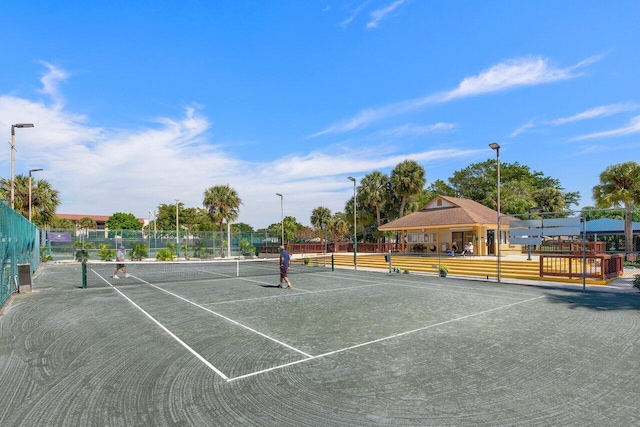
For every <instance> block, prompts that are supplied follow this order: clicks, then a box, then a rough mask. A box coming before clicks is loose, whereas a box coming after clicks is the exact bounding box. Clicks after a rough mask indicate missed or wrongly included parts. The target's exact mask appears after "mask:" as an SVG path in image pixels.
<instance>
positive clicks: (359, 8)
mask: <svg viewBox="0 0 640 427" xmlns="http://www.w3.org/2000/svg"><path fill="white" fill-rule="evenodd" d="M367 4H369V1H365V2H364V3H361V4H360V5H359V6H357V7H356V8H355V9H353V10H351V11H350V12H349V13H350V15H349V17H348V18H347V19H345V20H344V21H342V22H340V23H339V24H338V25H340V26H341V27H348V26H349V24H351V22H353V20H354V19H356V17H357V16H358V14H359V13H360V12H362V9H364V8H365V7H366V6H367Z"/></svg>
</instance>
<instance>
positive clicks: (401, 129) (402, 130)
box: [379, 122, 456, 138]
mask: <svg viewBox="0 0 640 427" xmlns="http://www.w3.org/2000/svg"><path fill="white" fill-rule="evenodd" d="M455 127H456V125H455V124H453V123H444V122H439V123H435V124H433V125H426V126H415V125H410V124H407V125H402V126H397V127H395V128H392V129H386V130H383V131H380V132H379V135H381V136H390V137H394V138H405V137H409V138H413V137H417V136H422V135H427V134H430V133H434V132H446V131H450V130H453V129H455Z"/></svg>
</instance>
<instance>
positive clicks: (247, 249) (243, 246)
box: [240, 239, 256, 255]
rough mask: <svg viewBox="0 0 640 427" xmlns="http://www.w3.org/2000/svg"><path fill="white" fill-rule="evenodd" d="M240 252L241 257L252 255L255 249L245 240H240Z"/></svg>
mask: <svg viewBox="0 0 640 427" xmlns="http://www.w3.org/2000/svg"><path fill="white" fill-rule="evenodd" d="M240 252H242V255H253V254H254V253H255V252H256V248H255V247H254V246H253V245H252V244H251V243H250V242H249V241H248V240H247V239H242V240H240Z"/></svg>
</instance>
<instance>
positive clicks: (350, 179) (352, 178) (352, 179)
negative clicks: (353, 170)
mask: <svg viewBox="0 0 640 427" xmlns="http://www.w3.org/2000/svg"><path fill="white" fill-rule="evenodd" d="M347 178H348V179H349V181H353V182H354V183H355V182H356V179H355V178H354V177H352V176H348V177H347Z"/></svg>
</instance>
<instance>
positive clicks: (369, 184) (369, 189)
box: [358, 170, 390, 227]
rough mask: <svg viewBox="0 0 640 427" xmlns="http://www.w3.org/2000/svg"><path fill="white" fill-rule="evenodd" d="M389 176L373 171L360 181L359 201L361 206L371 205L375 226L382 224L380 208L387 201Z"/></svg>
mask: <svg viewBox="0 0 640 427" xmlns="http://www.w3.org/2000/svg"><path fill="white" fill-rule="evenodd" d="M389 192H390V187H389V177H388V176H387V175H385V174H383V173H382V172H380V171H377V170H376V171H373V172H371V173H369V174H367V175H365V176H364V177H362V180H361V181H360V190H359V191H358V194H359V202H360V203H361V204H362V205H363V207H367V206H369V207H373V209H374V210H375V218H376V226H378V227H379V226H381V225H382V216H381V214H382V208H383V207H384V205H385V204H386V203H388V202H389Z"/></svg>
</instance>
